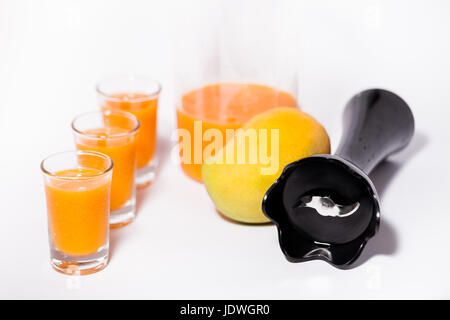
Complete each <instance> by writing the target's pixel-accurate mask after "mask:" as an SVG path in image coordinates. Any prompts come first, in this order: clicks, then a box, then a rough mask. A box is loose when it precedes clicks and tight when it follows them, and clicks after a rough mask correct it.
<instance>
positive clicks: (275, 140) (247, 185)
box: [202, 107, 330, 223]
mask: <svg viewBox="0 0 450 320" xmlns="http://www.w3.org/2000/svg"><path fill="white" fill-rule="evenodd" d="M326 153H330V139H329V137H328V134H327V132H326V131H325V129H324V128H323V127H322V125H321V124H320V123H319V122H317V121H316V120H315V119H314V118H313V117H312V116H310V115H309V114H307V113H305V112H303V111H301V110H299V109H297V108H290V107H280V108H275V109H271V110H269V111H266V112H263V113H261V114H259V115H257V116H255V117H253V118H251V119H250V120H249V121H248V122H247V123H245V124H244V126H243V127H242V129H238V130H237V131H236V132H235V135H234V137H233V139H231V140H230V141H229V142H228V143H227V144H226V145H225V146H224V147H223V148H222V149H220V150H219V151H217V152H216V153H215V154H214V155H213V156H211V157H209V158H207V159H205V162H204V164H203V167H202V177H203V182H204V184H205V187H206V190H207V191H208V194H209V196H210V197H211V199H212V201H213V202H214V204H215V206H216V208H217V210H218V211H219V212H220V213H222V214H223V215H224V216H226V217H228V218H230V219H232V220H236V221H239V222H244V223H265V222H269V220H268V219H267V218H266V217H265V216H264V214H263V213H262V209H261V204H262V200H263V197H264V194H265V193H266V191H267V190H268V189H269V187H270V186H271V185H272V183H274V182H275V180H276V179H277V178H278V177H279V176H280V174H281V172H282V171H283V168H284V167H285V166H286V165H287V164H289V163H291V162H294V161H296V160H299V159H301V158H304V157H308V156H311V155H314V154H326Z"/></svg>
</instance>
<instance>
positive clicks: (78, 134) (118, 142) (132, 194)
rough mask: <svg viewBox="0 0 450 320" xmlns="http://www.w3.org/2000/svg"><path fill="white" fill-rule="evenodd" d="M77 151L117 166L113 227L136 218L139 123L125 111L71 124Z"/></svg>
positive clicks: (113, 185) (95, 115)
mask: <svg viewBox="0 0 450 320" xmlns="http://www.w3.org/2000/svg"><path fill="white" fill-rule="evenodd" d="M72 129H73V132H74V136H75V144H76V147H77V149H78V150H87V151H96V152H101V153H103V154H106V155H108V156H109V157H110V158H111V159H112V161H113V163H114V173H113V175H112V182H111V201H110V208H111V213H110V226H111V228H118V227H122V226H125V225H127V224H129V223H130V222H132V221H133V220H134V218H135V215H136V186H135V178H136V146H137V143H136V135H137V132H138V130H139V120H138V119H137V118H136V117H135V116H134V115H132V114H131V113H129V112H124V111H110V110H106V111H94V112H88V113H85V114H82V115H79V116H77V117H76V118H75V119H74V120H73V121H72Z"/></svg>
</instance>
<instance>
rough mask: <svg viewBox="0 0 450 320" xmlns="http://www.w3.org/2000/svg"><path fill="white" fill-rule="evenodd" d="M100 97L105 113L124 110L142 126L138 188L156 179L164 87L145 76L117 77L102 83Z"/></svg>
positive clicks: (138, 158)
mask: <svg viewBox="0 0 450 320" xmlns="http://www.w3.org/2000/svg"><path fill="white" fill-rule="evenodd" d="M96 89H97V94H98V98H99V103H100V106H101V108H102V110H122V111H127V112H130V113H132V114H133V115H135V116H136V117H137V118H138V119H139V122H140V124H141V127H140V129H139V132H138V134H137V137H136V145H137V170H138V171H137V176H136V185H137V187H138V188H141V187H145V186H148V185H149V184H150V183H151V181H152V180H153V179H154V177H155V171H156V166H157V158H156V156H155V151H156V142H157V130H156V128H157V111H158V98H159V93H160V91H161V85H160V84H159V83H158V82H157V81H154V80H152V79H149V78H147V77H144V76H131V75H130V76H116V77H111V78H108V79H104V80H102V81H100V82H99V83H98V85H97V88H96Z"/></svg>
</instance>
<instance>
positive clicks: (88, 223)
mask: <svg viewBox="0 0 450 320" xmlns="http://www.w3.org/2000/svg"><path fill="white" fill-rule="evenodd" d="M112 168H113V162H112V160H111V158H109V157H108V156H106V155H104V154H101V153H97V152H90V151H69V152H62V153H57V154H54V155H51V156H49V157H48V158H46V159H44V160H43V161H42V163H41V170H42V172H43V176H44V185H45V194H46V200H47V216H48V233H49V242H50V256H51V264H52V266H53V268H54V269H56V270H57V271H59V272H62V273H65V274H71V275H82V274H89V273H93V272H97V271H99V270H101V269H103V268H104V267H105V266H106V265H107V263H108V253H109V202H110V189H111V176H112Z"/></svg>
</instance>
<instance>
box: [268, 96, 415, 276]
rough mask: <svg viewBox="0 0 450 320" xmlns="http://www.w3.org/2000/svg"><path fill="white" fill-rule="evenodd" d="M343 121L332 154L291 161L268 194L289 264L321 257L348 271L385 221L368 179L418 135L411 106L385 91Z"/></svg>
mask: <svg viewBox="0 0 450 320" xmlns="http://www.w3.org/2000/svg"><path fill="white" fill-rule="evenodd" d="M344 124H345V130H344V134H343V138H342V140H341V143H340V146H339V148H338V150H337V152H336V154H335V155H317V156H312V157H308V158H304V159H301V160H298V161H296V162H294V163H291V164H289V165H288V166H286V167H285V169H284V170H283V173H282V174H281V176H280V178H279V179H278V180H277V181H276V182H275V183H274V184H273V185H272V186H271V187H270V189H269V190H268V191H267V193H266V195H265V197H264V200H263V204H262V208H263V212H264V214H265V215H266V216H267V217H268V218H269V219H270V220H272V221H273V222H274V223H275V224H276V225H277V228H278V233H279V241H280V246H281V249H282V250H283V252H284V254H285V256H286V257H287V258H288V260H290V261H296V262H299V261H307V260H313V259H322V260H325V261H327V262H329V263H331V264H332V265H334V266H336V267H341V268H343V267H346V266H349V265H351V264H352V263H353V262H354V261H355V260H356V259H357V258H358V256H359V255H360V253H361V251H362V249H363V248H364V246H365V244H366V243H367V241H368V240H369V239H370V238H371V237H373V236H374V235H375V233H376V232H377V230H378V226H379V222H380V207H379V201H378V195H377V192H376V189H375V187H374V185H373V183H372V182H371V180H370V179H369V177H368V176H367V174H368V173H369V172H370V171H371V170H372V169H373V168H374V167H375V166H376V165H377V164H378V163H379V162H380V161H382V160H383V159H385V158H386V157H387V156H388V155H389V154H391V153H393V152H395V151H397V150H399V149H401V148H403V147H405V146H406V145H407V144H408V143H409V141H410V140H411V138H412V136H413V133H414V119H413V116H412V113H411V110H410V109H409V107H408V105H407V104H406V103H405V102H404V101H403V100H402V99H401V98H400V97H398V96H397V95H395V94H393V93H392V92H389V91H386V90H381V89H372V90H367V91H364V92H362V93H359V94H358V95H356V96H354V97H353V98H352V99H351V100H350V101H349V103H348V104H347V106H346V109H345V112H344Z"/></svg>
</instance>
